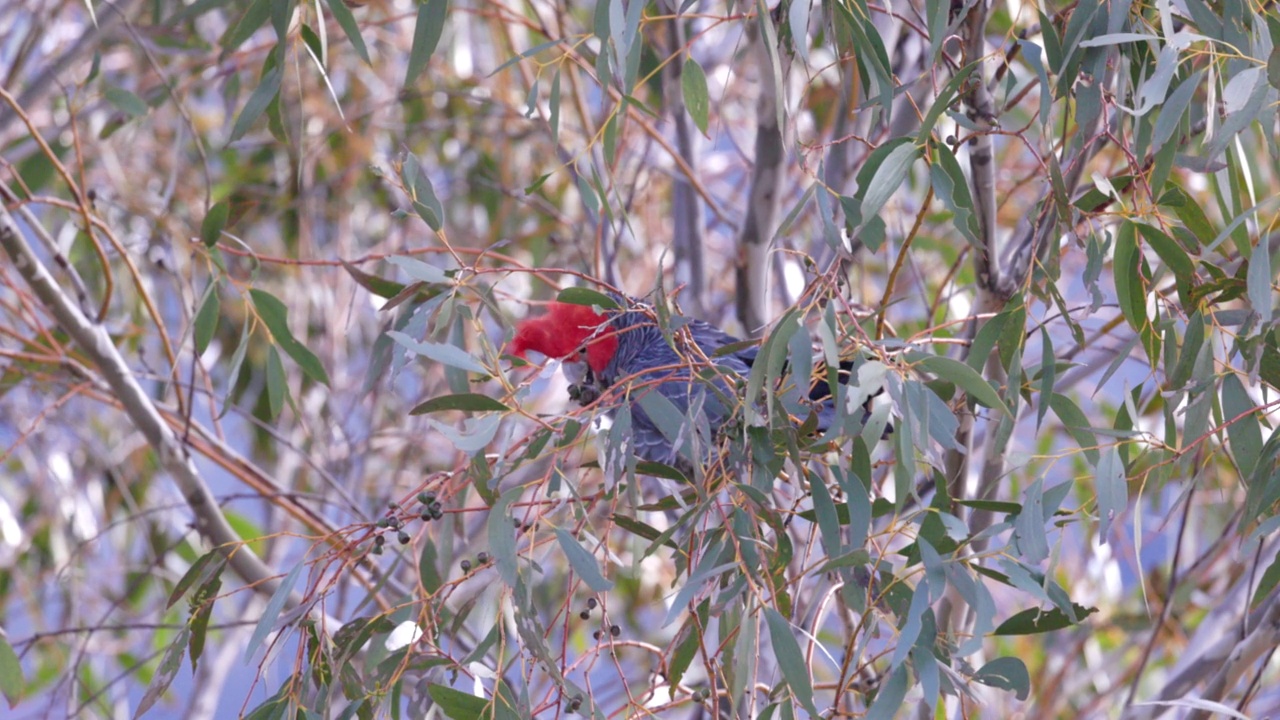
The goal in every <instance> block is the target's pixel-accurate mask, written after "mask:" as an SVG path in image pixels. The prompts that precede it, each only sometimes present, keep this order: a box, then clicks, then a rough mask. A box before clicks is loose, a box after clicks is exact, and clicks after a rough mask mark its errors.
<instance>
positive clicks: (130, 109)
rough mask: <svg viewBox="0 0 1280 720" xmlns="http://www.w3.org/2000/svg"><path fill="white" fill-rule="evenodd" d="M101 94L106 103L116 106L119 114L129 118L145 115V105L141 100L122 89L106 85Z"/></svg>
mask: <svg viewBox="0 0 1280 720" xmlns="http://www.w3.org/2000/svg"><path fill="white" fill-rule="evenodd" d="M102 94H103V95H104V96H106V98H107V102H109V103H111V104H112V105H114V106H116V108H118V109H119V110H120V111H121V112H123V113H125V114H126V115H128V116H130V117H138V116H141V115H146V114H147V110H148V108H147V103H146V102H144V101H143V100H142V98H140V97H138V96H137V95H134V94H133V93H131V92H129V91H128V90H125V89H124V88H122V87H116V86H115V85H108V86H106V88H104V89H103V91H102Z"/></svg>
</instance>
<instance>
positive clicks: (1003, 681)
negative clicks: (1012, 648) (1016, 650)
mask: <svg viewBox="0 0 1280 720" xmlns="http://www.w3.org/2000/svg"><path fill="white" fill-rule="evenodd" d="M973 679H974V680H977V681H978V682H980V683H982V684H983V685H990V686H991V687H994V688H1000V689H1001V690H1010V691H1012V692H1013V694H1014V695H1016V696H1017V697H1018V699H1019V700H1026V699H1027V696H1029V695H1030V694H1031V675H1030V674H1028V673H1027V666H1026V663H1024V662H1022V661H1021V660H1019V659H1018V658H1015V657H1001V658H996V659H995V660H992V661H991V662H989V663H987V664H986V665H983V666H982V669H980V670H978V672H977V674H976V675H974V676H973Z"/></svg>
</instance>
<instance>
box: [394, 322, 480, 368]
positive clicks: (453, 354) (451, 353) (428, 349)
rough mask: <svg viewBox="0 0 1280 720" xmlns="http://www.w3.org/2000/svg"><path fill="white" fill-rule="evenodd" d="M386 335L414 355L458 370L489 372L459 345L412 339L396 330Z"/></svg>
mask: <svg viewBox="0 0 1280 720" xmlns="http://www.w3.org/2000/svg"><path fill="white" fill-rule="evenodd" d="M387 337H389V338H391V339H392V340H395V341H396V342H397V343H399V344H400V345H403V346H404V347H406V348H408V349H409V351H410V352H412V353H414V354H415V355H421V356H423V357H425V358H427V359H429V360H434V361H436V362H438V363H444V364H445V365H448V366H449V367H455V368H458V369H459V370H466V371H467V372H474V373H482V374H485V375H487V374H489V371H488V370H486V369H485V367H484V365H481V364H480V361H479V360H476V359H475V358H474V357H473V356H472V355H471V354H470V353H468V352H467V351H466V350H463V349H462V348H460V347H454V346H453V345H445V344H444V343H434V342H423V341H420V340H414V339H413V338H411V337H409V336H408V335H405V334H404V333H402V332H399V331H398V330H390V331H388V332H387Z"/></svg>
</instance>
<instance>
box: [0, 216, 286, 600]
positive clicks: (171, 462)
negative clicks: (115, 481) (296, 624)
mask: <svg viewBox="0 0 1280 720" xmlns="http://www.w3.org/2000/svg"><path fill="white" fill-rule="evenodd" d="M0 247H3V248H4V250H5V252H6V253H7V254H8V255H9V257H10V259H11V260H13V265H14V268H15V269H16V270H17V271H18V273H19V274H20V275H22V278H23V279H24V280H26V282H27V284H28V285H29V286H30V287H31V290H32V292H34V293H35V295H36V297H37V298H39V300H40V302H41V303H43V304H44V306H45V308H46V309H47V310H48V312H49V314H50V315H52V316H53V318H54V320H55V321H57V323H58V325H59V327H60V328H62V330H63V331H65V332H66V333H67V335H69V336H70V337H71V338H72V339H73V340H74V341H75V343H76V344H77V345H79V346H80V348H81V349H82V350H83V351H84V353H85V354H86V355H87V356H88V357H89V359H90V361H91V362H92V364H93V366H94V367H96V368H97V370H98V372H100V373H101V374H102V379H103V381H104V382H105V383H106V384H107V386H108V387H110V388H111V391H112V392H113V393H114V394H115V396H116V398H117V399H118V400H119V401H120V404H121V406H122V407H123V408H124V411H125V414H126V415H128V416H129V419H130V420H131V421H132V422H133V424H134V426H135V427H136V428H137V429H138V431H139V432H141V433H142V435H143V437H144V438H146V441H147V444H149V445H150V446H151V447H152V449H153V450H154V451H155V453H156V457H157V459H158V461H159V463H160V465H161V467H163V468H164V469H165V470H166V471H167V472H168V474H169V477H170V478H172V480H173V482H174V483H175V484H176V485H177V486H178V490H179V491H180V492H181V493H182V497H183V498H184V499H185V500H186V501H187V504H188V505H189V506H190V507H191V510H192V512H193V513H194V514H195V528H196V530H197V531H198V532H199V533H200V534H201V535H202V536H203V537H204V538H206V539H207V540H208V541H209V543H210V544H211V545H213V546H214V547H216V548H218V549H219V550H220V551H221V552H223V553H224V554H225V555H226V556H227V559H228V562H229V564H230V565H231V568H232V569H233V570H234V571H235V572H236V574H237V575H239V576H240V578H241V579H242V580H244V581H245V583H246V584H248V585H250V586H252V587H254V588H255V589H256V590H257V591H258V592H262V593H266V594H272V593H274V592H275V591H276V589H277V588H279V585H280V581H279V579H278V578H277V573H275V572H274V571H272V570H271V568H269V567H267V566H266V564H265V563H263V562H262V560H261V559H259V558H258V556H257V555H256V554H254V552H253V551H252V550H251V549H249V547H248V546H247V545H245V544H244V542H243V540H242V539H241V538H240V536H239V535H238V534H236V532H235V530H233V529H232V527H231V525H230V524H229V523H228V522H227V519H226V517H225V516H224V515H223V514H222V511H221V509H220V508H219V507H218V500H217V498H216V497H214V495H213V493H212V491H210V490H209V486H208V485H207V484H206V483H205V481H204V479H203V478H202V477H200V473H199V471H198V470H196V466H195V463H194V462H193V460H192V458H191V455H190V454H189V453H188V452H187V450H186V448H184V447H183V446H182V443H181V442H179V440H178V436H177V435H176V434H174V432H173V430H172V429H171V428H170V427H169V425H168V423H166V422H165V421H164V417H163V416H162V415H161V413H160V411H159V410H158V409H157V408H156V406H155V404H154V403H153V402H152V401H151V398H150V397H149V396H148V395H147V392H146V391H145V390H143V389H142V385H141V384H140V383H139V382H138V379H137V378H136V377H135V376H134V374H133V371H132V370H130V368H129V366H128V364H127V363H126V362H125V360H124V357H123V356H122V355H121V354H120V350H119V348H117V347H116V345H115V343H114V342H113V341H112V339H111V335H110V334H109V333H108V332H107V330H106V329H105V328H104V327H102V326H101V325H99V324H97V323H94V322H92V321H90V320H89V318H87V317H85V315H84V313H83V312H81V310H80V307H79V305H78V304H77V303H76V302H75V301H74V300H73V299H71V298H70V297H68V296H67V295H66V293H65V292H63V289H62V288H61V287H60V286H59V285H58V284H57V282H56V281H55V280H54V278H53V276H52V275H51V274H50V273H49V269H48V268H47V267H45V265H44V263H43V262H42V261H41V260H40V258H39V256H38V255H37V254H36V252H35V250H34V249H33V248H32V247H31V245H30V244H28V242H27V240H26V238H25V237H24V236H23V234H22V231H21V230H20V229H19V227H18V224H17V222H16V221H15V220H14V218H13V215H11V214H10V213H9V210H8V209H7V208H5V207H3V206H2V205H0ZM301 602H302V601H301V599H300V598H294V599H293V603H294V604H295V605H297V604H301Z"/></svg>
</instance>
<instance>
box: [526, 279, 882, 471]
mask: <svg viewBox="0 0 1280 720" xmlns="http://www.w3.org/2000/svg"><path fill="white" fill-rule="evenodd" d="M611 300H613V302H614V303H615V304H616V307H611V308H600V307H598V306H587V305H576V304H571V303H564V302H552V303H550V305H549V306H548V309H547V313H546V314H545V315H542V316H539V317H534V318H529V319H526V320H524V321H522V322H520V323H519V324H518V325H517V326H516V333H515V337H514V338H513V339H512V341H511V344H510V346H508V348H507V352H508V353H509V354H511V355H514V356H516V357H520V358H526V359H527V353H529V352H537V353H541V354H542V355H544V356H546V357H548V358H555V359H558V360H561V361H563V362H564V363H565V365H564V367H565V369H566V371H567V372H566V375H568V376H570V378H571V382H573V383H574V384H573V385H571V387H570V396H571V397H573V399H575V400H576V401H578V402H579V403H581V404H584V405H586V404H589V403H591V402H594V401H595V400H596V399H597V398H599V397H601V396H604V395H606V394H610V393H613V391H614V390H615V389H617V390H618V391H619V392H617V393H616V394H615V396H616V402H613V403H610V404H607V405H606V407H605V412H606V414H608V415H609V416H610V417H613V416H614V415H615V414H616V413H617V410H618V407H619V406H620V404H621V403H624V402H625V403H627V404H628V410H629V412H630V415H631V434H630V438H629V439H630V442H631V448H632V452H633V453H635V455H636V457H638V458H639V459H642V460H648V461H651V462H657V463H662V464H665V465H669V466H672V467H676V468H680V469H688V468H689V467H690V463H691V462H692V461H693V460H694V459H695V458H697V459H705V457H706V453H707V450H708V448H709V447H710V445H711V444H712V443H714V442H715V439H716V437H717V436H718V433H719V431H720V430H721V429H722V428H723V427H724V426H725V424H726V422H728V421H729V420H730V418H731V417H732V416H733V414H734V413H735V412H736V411H737V410H738V408H739V407H740V406H741V405H742V404H743V402H744V401H743V399H742V391H741V389H740V388H742V387H744V383H745V382H746V379H747V378H748V376H749V375H750V373H751V369H752V366H753V365H754V364H755V362H756V359H757V357H758V355H759V352H760V346H759V345H758V344H755V343H748V342H743V341H741V340H739V339H738V338H736V337H734V336H732V335H730V334H729V333H726V332H725V331H723V330H721V329H720V328H718V327H716V326H714V325H712V324H710V323H707V322H703V321H701V320H696V319H688V318H673V321H672V322H671V323H670V325H671V327H673V328H675V327H678V328H680V329H679V330H677V331H672V332H671V335H670V337H671V340H670V341H669V340H668V337H667V335H664V333H663V331H662V329H661V328H660V327H659V324H658V322H657V316H656V314H655V312H654V310H653V308H650V307H649V306H646V305H644V304H642V303H638V302H636V301H632V300H629V299H624V298H620V297H617V296H613V297H612V298H611ZM582 366H585V367H582ZM850 367H851V363H842V366H841V375H842V377H848V375H849V371H850ZM574 375H576V376H577V377H576V378H574V377H573V376H574ZM814 376H815V377H819V378H821V377H825V371H822V372H819V373H814ZM842 382H843V380H842ZM808 398H809V401H810V405H811V407H812V409H813V411H814V412H815V413H816V415H817V421H816V425H810V427H812V428H813V429H814V431H815V432H824V431H826V430H827V428H828V427H829V426H830V425H831V423H832V421H833V420H834V419H835V417H836V408H835V403H834V399H833V398H832V392H831V389H830V386H829V385H828V383H827V382H826V381H825V380H821V379H819V380H817V381H816V382H814V383H813V385H812V386H811V387H810V388H809V392H808ZM691 410H692V412H691ZM868 414H869V410H866V409H865V408H864V413H863V418H862V420H863V422H865V421H866V419H867V415H868Z"/></svg>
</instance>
